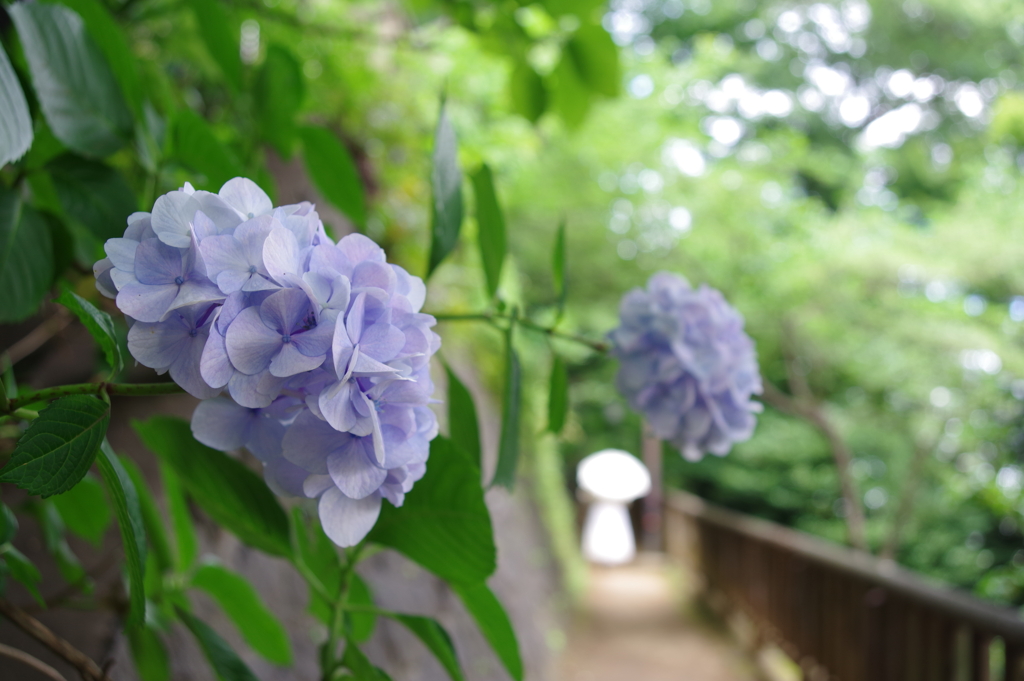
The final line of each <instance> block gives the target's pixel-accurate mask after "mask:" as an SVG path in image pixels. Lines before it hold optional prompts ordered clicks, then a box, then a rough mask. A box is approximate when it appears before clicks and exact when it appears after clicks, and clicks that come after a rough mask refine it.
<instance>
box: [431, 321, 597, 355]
mask: <svg viewBox="0 0 1024 681" xmlns="http://www.w3.org/2000/svg"><path fill="white" fill-rule="evenodd" d="M433 317H434V319H436V320H437V321H439V322H473V321H477V322H494V320H496V319H506V320H509V321H512V315H510V314H506V313H503V312H478V313H469V314H445V313H441V314H435V315H433ZM515 321H516V323H518V324H519V325H520V326H523V327H526V328H527V329H532V330H534V331H539V332H541V333H544V334H547V335H548V336H551V337H554V338H562V339H564V340H568V341H572V342H574V343H579V344H580V345H586V346H587V347H588V348H590V349H591V350H593V351H594V352H602V353H604V352H608V350H609V345H608V343H605V342H602V341H595V340H591V339H589V338H584V337H583V336H577V335H576V334H572V333H565V332H564V331H559V330H557V329H556V328H554V327H553V326H544V325H542V324H538V323H537V322H534V321H530V320H529V319H526V318H525V317H516V318H515Z"/></svg>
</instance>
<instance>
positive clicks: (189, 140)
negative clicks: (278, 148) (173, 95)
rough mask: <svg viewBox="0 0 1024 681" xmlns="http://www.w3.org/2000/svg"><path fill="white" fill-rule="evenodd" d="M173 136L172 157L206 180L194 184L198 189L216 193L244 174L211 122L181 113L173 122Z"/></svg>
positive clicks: (184, 112) (197, 116) (188, 112)
mask: <svg viewBox="0 0 1024 681" xmlns="http://www.w3.org/2000/svg"><path fill="white" fill-rule="evenodd" d="M170 135H171V156H172V157H173V158H174V159H176V160H177V161H179V162H180V163H181V164H182V165H184V166H186V167H188V168H191V169H192V170H195V171H196V172H198V173H202V174H203V176H204V177H205V181H200V180H198V179H196V181H195V182H194V183H193V184H195V186H196V187H197V188H199V189H208V190H210V191H214V192H215V191H217V190H218V189H220V187H221V185H223V184H224V183H225V182H227V181H228V180H230V179H231V178H233V177H238V176H240V175H241V174H242V169H241V166H239V164H238V161H236V160H235V159H234V157H233V155H232V153H231V152H230V151H229V150H228V149H227V147H225V146H224V144H223V143H221V141H220V140H219V139H217V136H216V135H214V134H213V130H212V129H211V128H210V125H209V123H207V122H206V120H204V119H203V118H202V117H201V116H200V115H199V114H197V113H195V112H194V111H191V110H189V109H181V110H180V111H178V112H177V113H176V114H175V115H174V118H173V119H172V121H171V133H170Z"/></svg>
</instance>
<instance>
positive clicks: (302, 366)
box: [232, 325, 327, 378]
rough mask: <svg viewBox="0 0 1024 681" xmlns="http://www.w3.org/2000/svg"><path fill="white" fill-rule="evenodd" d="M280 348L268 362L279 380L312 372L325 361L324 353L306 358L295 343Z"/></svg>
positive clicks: (271, 370) (272, 372) (325, 355)
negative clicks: (304, 372)
mask: <svg viewBox="0 0 1024 681" xmlns="http://www.w3.org/2000/svg"><path fill="white" fill-rule="evenodd" d="M232 326H233V325H232ZM280 348H281V351H280V352H279V353H277V354H276V355H274V358H273V359H272V360H270V373H271V374H272V375H274V376H278V377H281V378H287V377H288V376H294V375H295V374H301V373H302V372H303V371H312V370H313V369H316V368H317V367H318V366H320V365H321V364H323V363H324V360H325V359H327V354H326V353H324V354H322V355H319V356H317V357H307V356H306V355H304V354H302V353H301V352H299V349H298V348H297V347H295V343H283V344H281V345H280Z"/></svg>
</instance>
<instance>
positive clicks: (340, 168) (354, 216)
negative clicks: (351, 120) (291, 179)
mask: <svg viewBox="0 0 1024 681" xmlns="http://www.w3.org/2000/svg"><path fill="white" fill-rule="evenodd" d="M299 136H300V137H301V138H302V160H303V161H305V163H306V170H307V171H308V172H309V176H310V177H311V178H313V183H314V184H315V185H316V188H317V189H318V190H320V193H321V194H323V195H324V198H325V199H327V200H328V201H330V202H331V203H332V204H334V205H335V207H337V208H338V209H339V210H341V211H342V212H343V213H344V214H345V215H346V216H348V219H349V220H351V221H352V222H354V223H356V224H357V225H360V226H362V225H364V224H365V223H366V199H365V198H364V196H363V195H364V193H365V190H364V189H363V181H362V179H361V178H360V177H359V169H358V168H356V163H355V161H354V160H353V159H352V155H351V154H350V153H349V151H348V149H347V148H346V147H345V145H344V144H342V143H341V140H339V139H338V136H337V135H335V134H334V133H333V132H331V131H330V130H328V129H327V128H321V127H318V126H312V125H308V126H303V127H302V128H300V129H299Z"/></svg>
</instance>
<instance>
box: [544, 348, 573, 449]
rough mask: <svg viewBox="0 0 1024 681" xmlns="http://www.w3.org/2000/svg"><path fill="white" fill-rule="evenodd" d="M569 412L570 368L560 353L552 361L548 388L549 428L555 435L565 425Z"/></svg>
mask: <svg viewBox="0 0 1024 681" xmlns="http://www.w3.org/2000/svg"><path fill="white" fill-rule="evenodd" d="M568 413H569V369H568V367H566V365H565V360H563V359H562V358H561V357H559V356H558V355H555V359H554V361H552V362H551V382H550V388H549V390H548V430H549V431H550V432H552V433H554V434H555V435H557V434H558V433H561V432H562V428H564V427H565V417H566V415H567V414H568Z"/></svg>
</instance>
